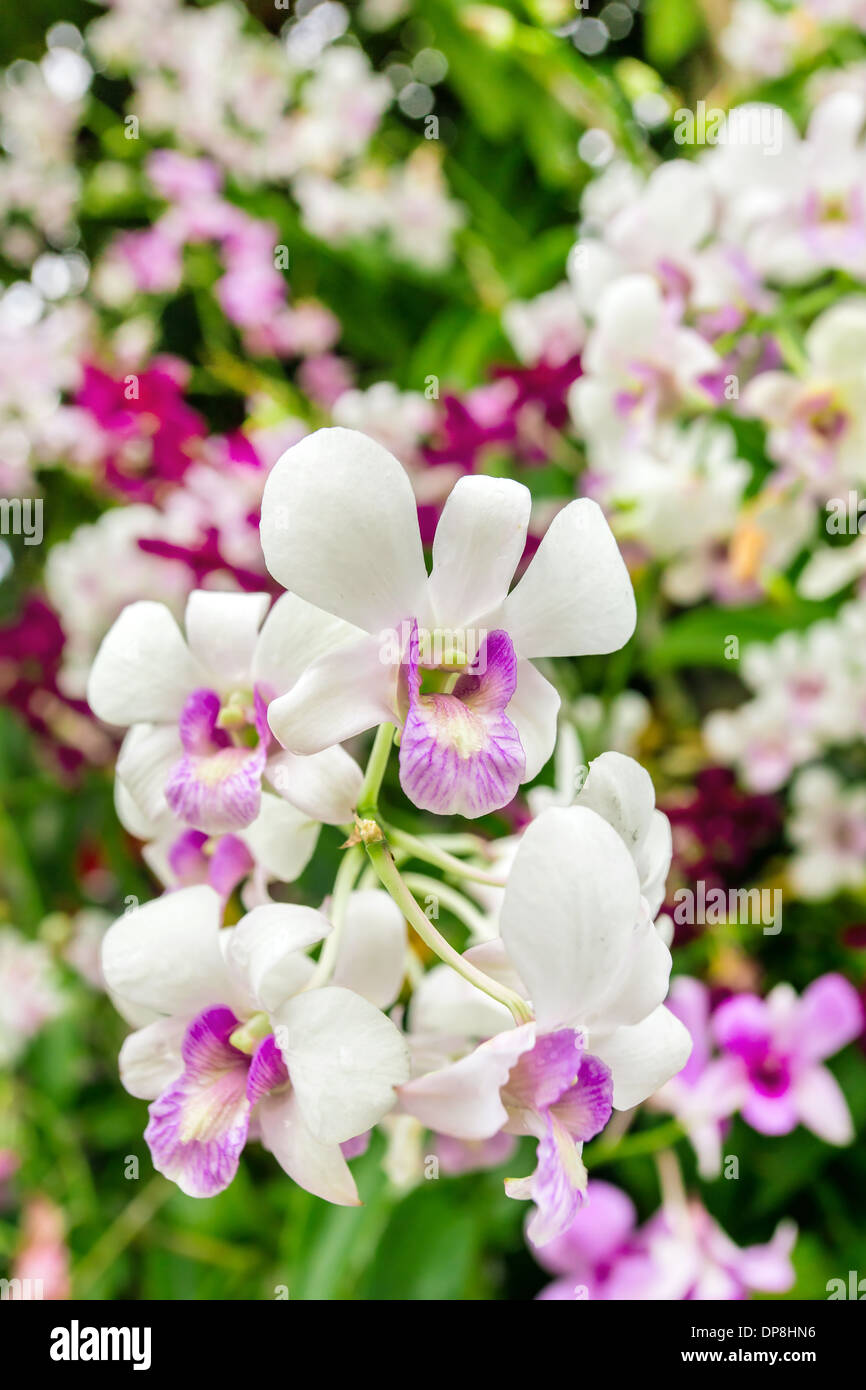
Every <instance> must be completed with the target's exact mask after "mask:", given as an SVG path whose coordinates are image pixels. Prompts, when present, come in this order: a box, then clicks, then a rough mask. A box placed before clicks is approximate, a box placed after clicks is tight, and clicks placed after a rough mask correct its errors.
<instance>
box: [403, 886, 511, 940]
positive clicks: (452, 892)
mask: <svg viewBox="0 0 866 1390" xmlns="http://www.w3.org/2000/svg"><path fill="white" fill-rule="evenodd" d="M403 882H404V883H405V884H406V887H407V888H408V889H410V891H411V892H412V893H419V894H420V893H423V894H424V895H425V896H427V897H431V898H436V899H438V901H439V902H441V903H442V904H443V906H444V907H447V908H448V911H449V912H453V914H454V916H455V917H457V918H459V920H460V921H461V922H463V923H464V924H465V925H466V926H467V927H468V928H469V930H470V931H471V932H473V933H474V935H475V936H477V937H478V940H479V941H484V940H485V939H486V938H487V937H489V936H490V935H491V927H490V924H489V923H488V922H487V920H486V918H485V917H484V915H483V913H481V912H479V911H478V908H477V907H476V906H475V904H474V903H471V902H470V901H469V899H468V898H464V896H463V894H462V893H459V892H458V891H457V889H456V888H452V887H451V885H450V883H443V882H442V880H441V879H438V878H430V877H428V875H427V874H412V873H409V874H404V875H403ZM425 915H426V914H425Z"/></svg>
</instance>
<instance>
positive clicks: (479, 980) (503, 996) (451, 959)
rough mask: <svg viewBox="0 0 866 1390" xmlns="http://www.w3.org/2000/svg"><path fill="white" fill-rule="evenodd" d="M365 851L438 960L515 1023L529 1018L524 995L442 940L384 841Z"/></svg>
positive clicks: (381, 879)
mask: <svg viewBox="0 0 866 1390" xmlns="http://www.w3.org/2000/svg"><path fill="white" fill-rule="evenodd" d="M367 854H368V855H369V856H370V863H371V864H372V865H373V868H374V869H375V870H376V873H377V874H378V876H379V881H380V883H381V884H382V886H383V888H386V889H387V891H388V892H389V893H390V894H391V897H392V898H393V899H394V901H395V903H396V904H397V906H398V907H399V908H400V911H401V912H402V913H403V916H404V917H405V918H406V920H407V922H408V923H409V925H410V926H411V927H412V928H413V929H414V931H416V932H417V933H418V935H419V936H420V938H421V940H422V941H423V942H425V944H426V945H427V946H429V947H430V950H431V951H433V952H435V954H436V955H437V956H438V957H439V959H440V960H442V961H444V962H445V964H446V965H450V966H451V967H452V969H453V970H456V971H457V973H458V975H462V976H463V978H464V980H468V981H469V983H470V984H472V985H475V987H476V989H480V990H483V992H484V993H485V994H488V995H489V996H490V998H491V999H495V1000H496V1001H497V1002H498V1003H500V1004H504V1005H505V1007H506V1009H508V1010H509V1012H510V1013H511V1015H512V1017H513V1019H514V1021H515V1023H517V1024H518V1025H519V1024H521V1023H529V1022H530V1021H531V1019H532V1011H531V1009H530V1007H529V1005H528V1004H527V1002H526V1000H525V999H521V997H520V995H519V994H515V992H514V990H512V989H508V988H507V986H505V985H501V984H499V983H498V981H496V980H493V979H491V978H490V976H489V975H485V973H484V971H483V970H479V969H478V967H477V966H475V965H473V964H472V963H471V962H470V961H468V960H466V959H464V957H463V956H461V954H460V952H459V951H456V950H455V949H454V947H453V946H452V945H451V944H450V942H448V941H446V940H445V937H444V936H443V935H442V934H441V932H439V931H437V929H436V928H435V927H434V926H433V923H432V922H431V921H430V920H429V918H428V917H426V916H425V914H424V913H423V912H422V911H421V908H420V907H419V906H418V904H417V902H416V901H415V899H414V897H413V896H412V894H411V893H410V891H409V889H408V888H407V886H406V884H405V883H404V881H403V879H402V877H401V876H400V871H399V870H398V868H397V865H396V864H395V863H394V858H393V855H392V854H391V852H390V850H389V849H388V848H387V846H386V845H383V844H381V843H380V844H372V845H368V846H367Z"/></svg>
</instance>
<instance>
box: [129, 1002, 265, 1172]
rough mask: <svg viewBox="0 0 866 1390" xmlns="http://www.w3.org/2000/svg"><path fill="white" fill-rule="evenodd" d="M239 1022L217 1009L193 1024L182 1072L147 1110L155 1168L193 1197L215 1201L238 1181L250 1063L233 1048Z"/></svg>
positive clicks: (146, 1135)
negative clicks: (218, 1194) (234, 1180)
mask: <svg viewBox="0 0 866 1390" xmlns="http://www.w3.org/2000/svg"><path fill="white" fill-rule="evenodd" d="M237 1026H238V1019H237V1018H236V1017H235V1015H234V1014H233V1013H232V1011H231V1009H226V1008H223V1007H221V1006H220V1007H217V1008H213V1009H205V1011H204V1012H203V1013H201V1014H199V1015H198V1017H197V1018H195V1019H193V1021H192V1023H191V1024H190V1026H189V1028H188V1029H187V1032H186V1037H185V1038H184V1041H183V1048H182V1055H183V1061H184V1069H183V1071H182V1073H181V1075H180V1076H179V1077H178V1078H177V1080H176V1081H174V1082H172V1084H171V1085H170V1086H168V1087H167V1088H166V1090H164V1091H163V1092H162V1094H161V1095H160V1096H158V1097H157V1099H156V1100H155V1101H154V1102H153V1103H152V1105H151V1106H150V1107H149V1110H150V1123H149V1124H148V1126H147V1129H146V1130H145V1132H144V1138H145V1142H146V1143H147V1145H148V1148H149V1149H150V1152H151V1156H152V1158H153V1166H154V1167H155V1168H156V1169H157V1171H158V1172H160V1173H164V1174H165V1176H166V1177H167V1178H170V1179H171V1180H172V1182H175V1183H177V1185H178V1187H179V1188H180V1189H181V1191H182V1192H185V1193H186V1194H187V1195H188V1196H190V1197H213V1196H214V1195H215V1194H216V1193H217V1192H222V1191H223V1190H224V1189H225V1188H226V1187H228V1185H229V1183H230V1182H231V1181H232V1179H233V1178H234V1175H235V1173H236V1172H237V1168H238V1160H239V1158H240V1154H241V1151H242V1149H243V1147H244V1144H245V1143H246V1138H247V1132H248V1130H249V1119H250V1109H251V1106H250V1102H249V1100H248V1099H247V1073H248V1071H249V1058H248V1057H246V1056H245V1054H244V1053H243V1052H240V1051H238V1049H237V1048H236V1047H232V1045H231V1043H230V1042H229V1038H230V1037H231V1034H232V1032H233V1031H234V1029H235V1028H236V1027H237Z"/></svg>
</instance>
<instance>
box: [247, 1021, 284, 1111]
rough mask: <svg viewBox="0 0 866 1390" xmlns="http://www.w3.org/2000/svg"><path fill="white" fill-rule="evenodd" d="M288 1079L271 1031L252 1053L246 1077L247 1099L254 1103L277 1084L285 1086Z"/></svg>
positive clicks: (251, 1103) (274, 1088)
mask: <svg viewBox="0 0 866 1390" xmlns="http://www.w3.org/2000/svg"><path fill="white" fill-rule="evenodd" d="M288 1079H289V1073H288V1071H287V1070H286V1064H285V1062H284V1061H283V1058H282V1055H281V1053H280V1049H279V1048H278V1047H277V1040H276V1038H275V1037H274V1035H273V1033H269V1034H268V1036H267V1037H266V1038H263V1039H262V1041H261V1042H260V1043H259V1045H258V1047H257V1048H256V1050H255V1052H254V1053H253V1058H252V1061H251V1062H250V1069H249V1075H248V1077H247V1100H248V1101H249V1103H250V1105H255V1104H256V1103H257V1102H258V1101H260V1100H261V1099H262V1096H266V1095H267V1094H268V1092H269V1091H273V1090H276V1088H277V1086H285V1085H286V1083H287V1081H288Z"/></svg>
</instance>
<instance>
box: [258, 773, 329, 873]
mask: <svg viewBox="0 0 866 1390" xmlns="http://www.w3.org/2000/svg"><path fill="white" fill-rule="evenodd" d="M238 837H239V839H241V840H243V842H244V844H245V845H246V847H247V849H248V850H249V851H250V853H251V854H252V856H253V858H254V859H255V860H256V862H257V863H258V864H261V866H262V868H263V869H264V870H265V873H266V874H267V875H268V877H269V878H277V879H279V880H280V882H281V883H294V881H295V879H296V878H297V877H298V876H299V875H300V874H302V873H303V871H304V869H305V868H306V867H307V865H308V864H309V862H310V860H311V859H312V857H313V853H314V851H315V848H316V842H317V840H318V838H319V826H318V824H317V822H316V821H312V820H310V818H309V816H307V815H305V813H304V812H303V811H299V810H297V808H296V807H294V806H292V805H291V803H290V802H288V801H284V800H283V799H282V797H281V796H271V795H270V793H269V792H263V793H262V800H261V806H260V807H259V814H258V815H257V816H256V818H255V820H254V821H253V823H252V825H248V826H247V827H246V829H245V830H240V831H239V832H238Z"/></svg>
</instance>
